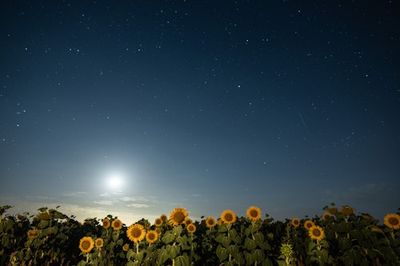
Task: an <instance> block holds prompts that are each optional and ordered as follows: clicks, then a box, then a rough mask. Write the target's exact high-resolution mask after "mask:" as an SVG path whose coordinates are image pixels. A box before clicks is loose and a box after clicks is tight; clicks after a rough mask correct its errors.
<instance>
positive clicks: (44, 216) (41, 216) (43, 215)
mask: <svg viewBox="0 0 400 266" xmlns="http://www.w3.org/2000/svg"><path fill="white" fill-rule="evenodd" d="M38 218H39V219H40V220H46V221H47V220H50V218H51V217H50V214H49V213H48V212H41V213H39V214H38Z"/></svg>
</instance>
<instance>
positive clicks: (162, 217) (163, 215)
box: [160, 214, 168, 223]
mask: <svg viewBox="0 0 400 266" xmlns="http://www.w3.org/2000/svg"><path fill="white" fill-rule="evenodd" d="M160 219H161V221H163V223H165V222H166V221H167V220H168V217H167V215H165V214H161V216H160Z"/></svg>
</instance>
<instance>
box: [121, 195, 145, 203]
mask: <svg viewBox="0 0 400 266" xmlns="http://www.w3.org/2000/svg"><path fill="white" fill-rule="evenodd" d="M119 200H120V201H123V202H129V201H131V202H136V201H142V202H149V201H150V200H149V199H147V198H145V197H126V196H125V197H122V198H119Z"/></svg>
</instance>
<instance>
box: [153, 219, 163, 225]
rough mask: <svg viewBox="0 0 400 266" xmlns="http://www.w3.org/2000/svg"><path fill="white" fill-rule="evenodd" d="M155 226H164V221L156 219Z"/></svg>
mask: <svg viewBox="0 0 400 266" xmlns="http://www.w3.org/2000/svg"><path fill="white" fill-rule="evenodd" d="M154 224H155V226H161V225H162V224H163V221H162V220H161V218H156V220H155V221H154Z"/></svg>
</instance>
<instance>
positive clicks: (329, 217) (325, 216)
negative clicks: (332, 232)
mask: <svg viewBox="0 0 400 266" xmlns="http://www.w3.org/2000/svg"><path fill="white" fill-rule="evenodd" d="M321 218H322V220H324V221H329V219H331V218H333V215H332V214H331V213H330V212H328V211H326V212H324V213H323V214H322V217H321Z"/></svg>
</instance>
